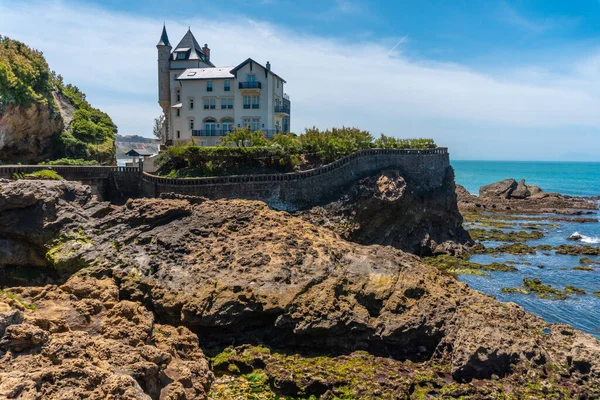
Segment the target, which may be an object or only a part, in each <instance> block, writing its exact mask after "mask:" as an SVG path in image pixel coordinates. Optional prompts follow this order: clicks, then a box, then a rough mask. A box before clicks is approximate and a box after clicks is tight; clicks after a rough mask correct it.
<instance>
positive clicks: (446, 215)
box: [297, 168, 472, 256]
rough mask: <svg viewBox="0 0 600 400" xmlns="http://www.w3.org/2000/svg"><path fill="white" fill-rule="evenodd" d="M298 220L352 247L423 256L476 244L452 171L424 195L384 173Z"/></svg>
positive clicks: (458, 250)
mask: <svg viewBox="0 0 600 400" xmlns="http://www.w3.org/2000/svg"><path fill="white" fill-rule="evenodd" d="M297 215H298V216H300V217H302V218H304V219H306V220H308V221H310V222H312V223H315V224H317V225H320V226H324V227H326V228H328V229H331V230H333V231H334V232H336V233H338V234H339V235H341V236H342V237H343V238H344V239H346V240H350V241H352V242H356V243H360V244H366V245H369V244H381V245H390V246H393V247H395V248H398V249H401V250H404V251H407V252H410V253H414V254H417V255H421V256H428V255H432V254H438V253H446V252H450V253H459V252H461V251H462V250H463V249H464V247H465V246H469V245H471V244H472V242H471V239H470V238H469V235H468V233H467V232H466V231H465V230H464V229H463V227H462V221H463V220H462V216H461V215H460V212H459V211H458V208H457V205H456V193H455V185H454V171H453V170H452V168H448V169H447V171H446V177H445V179H444V183H443V185H442V186H441V187H440V188H438V189H436V190H433V191H429V192H427V193H425V194H424V193H417V192H416V191H415V190H414V188H412V187H411V185H410V184H408V183H407V182H406V181H405V180H404V178H403V177H402V176H400V174H399V172H398V171H395V170H391V171H383V172H382V173H380V174H379V175H377V176H374V177H370V178H366V179H363V180H361V181H359V182H357V183H356V184H355V185H353V186H352V187H351V188H350V189H349V190H348V192H346V193H345V194H343V195H342V196H341V197H340V199H339V200H337V201H335V202H332V203H329V204H327V205H325V206H323V207H315V208H313V209H311V210H309V211H306V212H300V213H297Z"/></svg>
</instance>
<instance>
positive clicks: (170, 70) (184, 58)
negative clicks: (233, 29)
mask: <svg viewBox="0 0 600 400" xmlns="http://www.w3.org/2000/svg"><path fill="white" fill-rule="evenodd" d="M156 47H157V49H158V104H160V106H161V107H162V109H163V112H164V117H165V123H164V126H163V143H164V144H166V145H171V144H173V143H176V142H178V141H181V142H190V141H193V142H194V143H195V144H197V145H200V146H214V145H216V144H218V143H219V142H220V140H221V139H220V138H221V137H222V136H225V135H226V133H227V132H229V131H230V130H231V129H232V128H233V127H243V126H250V128H251V129H252V130H261V131H263V132H264V133H265V134H266V135H267V137H270V136H272V135H273V134H275V133H277V132H284V133H287V132H289V130H290V99H289V97H288V96H287V94H285V93H284V91H283V85H284V84H285V83H286V82H285V80H283V78H281V77H280V76H279V75H277V74H275V73H274V72H273V71H271V63H270V62H268V61H267V63H266V64H265V65H264V66H263V65H261V64H259V63H257V62H256V61H254V60H253V59H251V58H248V59H247V60H246V61H244V62H242V63H241V64H239V65H238V66H236V67H215V65H214V64H213V63H212V62H211V60H210V49H209V48H208V45H206V44H205V45H204V46H203V47H200V45H199V44H198V42H197V41H196V38H194V35H193V34H192V31H191V30H188V31H187V33H186V34H185V35H184V36H183V38H182V39H181V41H180V42H179V44H178V45H177V46H175V49H174V50H173V47H172V46H171V44H170V42H169V37H168V36H167V29H166V27H165V26H163V31H162V35H161V36H160V41H159V42H158V44H157V45H156Z"/></svg>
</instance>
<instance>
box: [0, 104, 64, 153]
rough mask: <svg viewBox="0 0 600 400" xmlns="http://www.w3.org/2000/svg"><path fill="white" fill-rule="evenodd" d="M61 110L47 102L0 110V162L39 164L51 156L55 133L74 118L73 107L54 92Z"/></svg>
mask: <svg viewBox="0 0 600 400" xmlns="http://www.w3.org/2000/svg"><path fill="white" fill-rule="evenodd" d="M55 98H56V99H57V102H56V104H58V105H60V106H59V107H60V108H59V109H60V113H59V114H56V113H54V112H53V111H52V109H51V108H50V107H48V106H45V105H39V104H37V103H34V104H32V105H30V106H27V107H26V106H17V105H9V106H7V108H6V110H5V111H4V113H0V161H1V162H4V163H8V162H22V163H36V162H39V161H42V160H44V159H45V158H47V157H48V156H50V155H51V145H52V136H53V135H54V134H56V133H60V132H61V131H63V130H64V129H66V128H67V126H68V124H69V122H70V120H71V119H72V118H73V111H74V110H73V109H72V106H71V107H69V106H66V105H65V103H68V101H67V100H66V99H64V98H63V97H62V96H61V95H60V94H55Z"/></svg>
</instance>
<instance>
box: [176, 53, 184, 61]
mask: <svg viewBox="0 0 600 400" xmlns="http://www.w3.org/2000/svg"><path fill="white" fill-rule="evenodd" d="M176 59H177V60H185V51H180V52H179V53H177V57H176Z"/></svg>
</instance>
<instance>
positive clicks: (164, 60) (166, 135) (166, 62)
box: [156, 25, 173, 144]
mask: <svg viewBox="0 0 600 400" xmlns="http://www.w3.org/2000/svg"><path fill="white" fill-rule="evenodd" d="M156 48H157V49H158V104H160V106H161V108H162V109H163V114H164V117H165V123H164V124H163V139H162V140H163V143H164V144H170V142H171V140H173V138H172V137H170V136H171V135H170V122H171V121H170V120H169V119H170V118H169V115H170V112H169V111H170V110H169V108H170V107H171V86H170V84H171V81H170V74H169V69H170V57H171V49H172V48H173V47H172V46H171V43H169V36H167V28H166V26H164V25H163V30H162V34H161V35H160V41H159V42H158V44H157V45H156Z"/></svg>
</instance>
